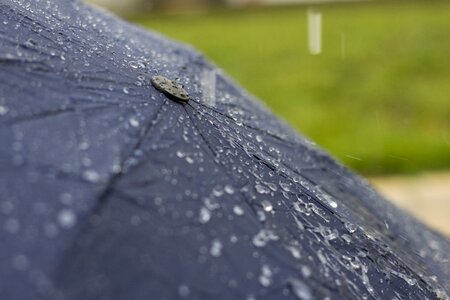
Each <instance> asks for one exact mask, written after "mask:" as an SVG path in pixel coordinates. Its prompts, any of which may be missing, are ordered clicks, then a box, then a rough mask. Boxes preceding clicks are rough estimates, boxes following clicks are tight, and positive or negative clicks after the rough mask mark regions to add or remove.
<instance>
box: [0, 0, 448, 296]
mask: <svg viewBox="0 0 450 300" xmlns="http://www.w3.org/2000/svg"><path fill="white" fill-rule="evenodd" d="M0 23H1V24H0V25H1V27H0V226H1V227H0V299H178V298H188V299H248V300H250V299H448V296H447V295H448V294H449V290H450V283H449V275H450V267H449V261H450V255H449V253H450V242H449V240H448V239H446V238H444V237H442V236H440V235H439V234H437V233H435V232H433V231H432V230H430V229H428V228H426V227H425V226H423V225H422V224H420V223H419V222H417V221H416V220H415V219H413V218H412V217H410V216H409V215H407V214H405V213H404V212H402V211H400V210H398V209H397V208H395V207H393V206H392V205H391V204H389V203H387V202H386V201H384V200H383V199H382V198H381V197H380V196H379V195H378V194H377V193H376V192H375V191H374V190H373V189H372V188H371V187H370V186H368V184H367V183H366V182H365V181H364V180H362V179H360V178H359V177H357V176H355V175H354V174H352V173H351V172H349V171H348V170H347V169H345V168H344V167H343V166H341V165H340V164H339V163H337V162H335V161H334V160H333V159H332V158H330V157H329V156H328V155H327V154H326V153H324V152H322V151H321V150H318V149H317V148H316V146H315V145H314V144H313V143H311V142H310V141H308V140H307V139H305V138H304V137H302V136H300V135H298V134H297V133H296V132H294V131H293V130H292V129H291V128H290V127H289V126H287V125H286V124H284V123H283V122H282V121H280V120H279V119H278V118H276V117H275V116H273V115H272V114H271V113H270V112H269V111H268V110H267V109H266V108H265V107H264V106H263V105H262V104H261V103H260V102H259V101H258V100H256V99H254V98H252V96H250V95H249V94H247V93H246V92H245V91H243V90H242V89H241V88H239V87H238V86H237V85H236V84H235V83H233V82H232V81H231V80H230V79H229V78H228V77H227V76H226V75H225V74H223V73H222V72H221V71H220V70H219V69H218V68H217V67H216V66H214V65H213V64H211V63H209V62H208V61H206V60H205V59H204V57H203V56H201V55H200V54H198V53H197V52H196V51H194V50H193V49H191V48H190V47H188V46H184V45H180V44H178V43H176V42H173V41H170V40H168V39H166V38H164V37H162V36H160V35H158V34H156V33H152V32H147V31H145V30H142V29H140V28H137V27H134V26H132V25H129V24H127V23H125V22H123V21H120V20H118V19H117V18H115V17H113V16H110V15H108V14H107V13H104V12H100V11H98V10H96V9H93V8H91V7H89V6H86V5H84V4H82V3H80V2H78V1H69V0H60V1H52V0H48V1H42V0H41V1H36V0H22V1H19V0H14V1H13V0H11V1H1V2H0Z"/></svg>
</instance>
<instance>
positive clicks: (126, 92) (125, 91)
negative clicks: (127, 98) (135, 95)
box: [122, 87, 130, 95]
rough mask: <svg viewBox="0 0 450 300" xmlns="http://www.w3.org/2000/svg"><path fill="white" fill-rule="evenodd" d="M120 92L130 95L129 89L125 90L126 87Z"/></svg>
mask: <svg viewBox="0 0 450 300" xmlns="http://www.w3.org/2000/svg"><path fill="white" fill-rule="evenodd" d="M122 91H123V93H124V94H127V95H128V94H129V93H130V89H129V88H127V87H124V88H123V89H122Z"/></svg>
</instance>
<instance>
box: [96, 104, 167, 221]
mask: <svg viewBox="0 0 450 300" xmlns="http://www.w3.org/2000/svg"><path fill="white" fill-rule="evenodd" d="M166 103H167V99H165V100H164V101H163V102H162V103H161V105H160V106H159V108H158V110H157V111H156V113H155V116H154V118H152V119H151V120H150V122H149V123H148V124H147V126H146V127H145V129H144V130H143V131H141V135H140V137H139V138H138V140H137V142H136V143H135V144H134V145H133V147H132V148H131V149H130V151H129V152H128V155H127V156H126V157H125V158H124V159H123V160H122V162H121V163H120V171H119V172H118V173H116V174H114V175H112V176H111V177H110V179H109V180H108V181H107V183H106V184H105V187H104V188H103V190H102V191H101V192H100V194H99V196H98V197H97V199H98V200H97V203H96V205H95V206H94V208H93V209H92V211H91V215H96V214H99V213H100V212H101V211H102V209H103V207H104V205H105V204H106V200H107V199H108V197H109V195H110V194H111V192H112V191H113V190H114V184H115V183H116V182H117V180H118V179H119V178H121V177H122V176H123V175H124V174H125V171H124V169H125V164H126V162H127V161H129V160H130V159H132V158H133V153H135V151H136V150H138V149H139V148H140V147H141V145H142V142H143V141H144V138H145V137H146V136H147V135H148V133H149V132H150V130H151V129H152V128H153V125H154V121H156V120H157V119H158V118H159V116H160V115H161V113H162V111H163V110H162V108H163V107H164V105H165V104H166Z"/></svg>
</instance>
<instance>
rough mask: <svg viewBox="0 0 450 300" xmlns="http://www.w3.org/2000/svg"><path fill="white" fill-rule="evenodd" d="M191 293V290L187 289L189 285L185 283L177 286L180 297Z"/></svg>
mask: <svg viewBox="0 0 450 300" xmlns="http://www.w3.org/2000/svg"><path fill="white" fill-rule="evenodd" d="M190 293H191V290H190V289H189V287H188V286H187V285H185V284H182V285H180V286H179V287H178V295H180V297H183V298H186V297H189V294H190Z"/></svg>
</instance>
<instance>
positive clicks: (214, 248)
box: [209, 239, 223, 257]
mask: <svg viewBox="0 0 450 300" xmlns="http://www.w3.org/2000/svg"><path fill="white" fill-rule="evenodd" d="M222 247H223V245H222V243H221V242H220V241H219V240H218V239H214V240H213V241H212V244H211V248H210V249H209V253H210V254H211V255H212V256H214V257H219V256H220V255H222Z"/></svg>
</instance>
